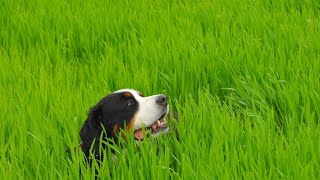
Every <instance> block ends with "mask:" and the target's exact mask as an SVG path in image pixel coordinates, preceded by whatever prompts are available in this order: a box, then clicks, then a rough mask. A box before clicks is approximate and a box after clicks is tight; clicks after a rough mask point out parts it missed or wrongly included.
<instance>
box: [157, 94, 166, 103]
mask: <svg viewBox="0 0 320 180" xmlns="http://www.w3.org/2000/svg"><path fill="white" fill-rule="evenodd" d="M156 102H157V104H159V105H162V106H167V105H168V98H167V96H166V95H164V94H161V95H159V96H158V97H157V100H156Z"/></svg>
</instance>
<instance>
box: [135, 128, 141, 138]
mask: <svg viewBox="0 0 320 180" xmlns="http://www.w3.org/2000/svg"><path fill="white" fill-rule="evenodd" d="M134 137H135V138H136V139H138V140H142V139H143V132H142V130H141V129H139V130H136V131H135V132H134Z"/></svg>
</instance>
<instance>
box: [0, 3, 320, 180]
mask: <svg viewBox="0 0 320 180" xmlns="http://www.w3.org/2000/svg"><path fill="white" fill-rule="evenodd" d="M319 37H320V3H319V2H318V1H317V0H291V1H284V0H280V1H274V0H267V1H264V0H245V1H243V0H234V1H224V0H214V1H200V0H197V1H191V0H189V1H187V0H186V1H146V0H136V1H112V0H109V1H107V0H102V1H101V0H92V1H81V0H72V1H63V0H53V1H48V0H29V1H26V0H16V1H12V0H0V127H1V129H0V179H69V178H70V179H80V178H81V176H82V177H84V178H94V174H93V173H92V172H91V170H90V168H87V167H86V165H85V163H83V156H82V154H81V152H80V151H75V152H73V151H72V153H71V155H70V156H67V155H66V153H65V151H64V150H65V148H66V147H68V146H70V147H73V146H77V144H78V143H79V142H80V138H79V130H80V127H81V125H82V123H83V122H84V120H85V118H86V115H87V111H88V109H89V108H90V107H91V106H93V105H94V104H95V103H96V102H97V101H98V100H99V99H100V98H102V97H103V96H105V95H106V94H108V93H110V92H112V91H114V90H117V89H121V88H127V87H129V88H135V89H138V90H140V91H142V92H143V93H144V94H146V95H151V94H155V93H166V94H167V95H168V96H169V97H170V107H171V109H172V110H176V111H178V112H179V115H180V121H179V122H178V124H177V128H178V129H179V132H180V138H181V139H180V141H177V140H176V139H175V136H174V134H169V136H167V137H160V138H159V139H158V145H156V144H154V143H152V141H145V142H142V143H140V144H139V145H138V146H137V145H135V144H134V141H133V140H132V139H129V141H128V143H127V145H126V148H123V149H121V148H119V147H117V146H116V147H113V148H116V149H117V160H115V161H114V160H112V159H111V157H110V156H109V157H107V160H106V161H105V163H104V164H103V165H102V167H101V168H100V169H99V176H100V177H104V178H109V175H110V173H111V174H112V177H113V178H115V179H133V178H135V179H170V178H171V179H176V178H177V179H222V178H224V179H239V178H245V179H302V178H309V179H319V178H320V177H319V176H320V174H319V173H320V172H319V169H320V127H319V118H320V105H319V104H320V95H319V94H320V83H319V82H320V41H319ZM80 171H82V175H81V176H80V175H79V172H80Z"/></svg>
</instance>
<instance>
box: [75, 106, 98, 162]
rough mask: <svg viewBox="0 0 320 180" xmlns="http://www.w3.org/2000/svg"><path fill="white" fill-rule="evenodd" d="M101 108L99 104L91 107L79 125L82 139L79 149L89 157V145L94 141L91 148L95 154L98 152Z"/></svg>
mask: <svg viewBox="0 0 320 180" xmlns="http://www.w3.org/2000/svg"><path fill="white" fill-rule="evenodd" d="M101 116H102V110H101V106H100V104H97V105H96V106H94V107H93V108H91V110H90V112H89V115H88V117H87V119H86V121H85V122H84V124H83V125H82V127H81V130H80V137H81V140H82V144H81V149H82V151H83V152H84V154H85V155H86V157H89V154H90V153H89V151H90V147H91V145H92V142H94V146H93V150H94V153H95V154H98V153H99V138H100V134H101V132H102V127H101V124H100V123H101Z"/></svg>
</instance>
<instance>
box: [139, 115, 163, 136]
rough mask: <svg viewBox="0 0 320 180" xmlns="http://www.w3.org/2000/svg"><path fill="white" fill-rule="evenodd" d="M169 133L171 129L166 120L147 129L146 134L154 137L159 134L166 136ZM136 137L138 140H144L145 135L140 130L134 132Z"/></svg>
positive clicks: (157, 122)
mask: <svg viewBox="0 0 320 180" xmlns="http://www.w3.org/2000/svg"><path fill="white" fill-rule="evenodd" d="M168 131H169V127H168V126H167V122H166V120H165V118H162V119H161V120H158V121H156V122H155V123H153V124H151V125H150V126H149V127H147V128H146V130H145V132H146V133H145V134H146V135H147V136H148V135H149V134H151V135H152V136H158V135H159V134H165V133H167V132H168ZM134 137H135V139H136V140H143V138H144V134H143V130H142V129H138V130H135V131H134Z"/></svg>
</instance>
